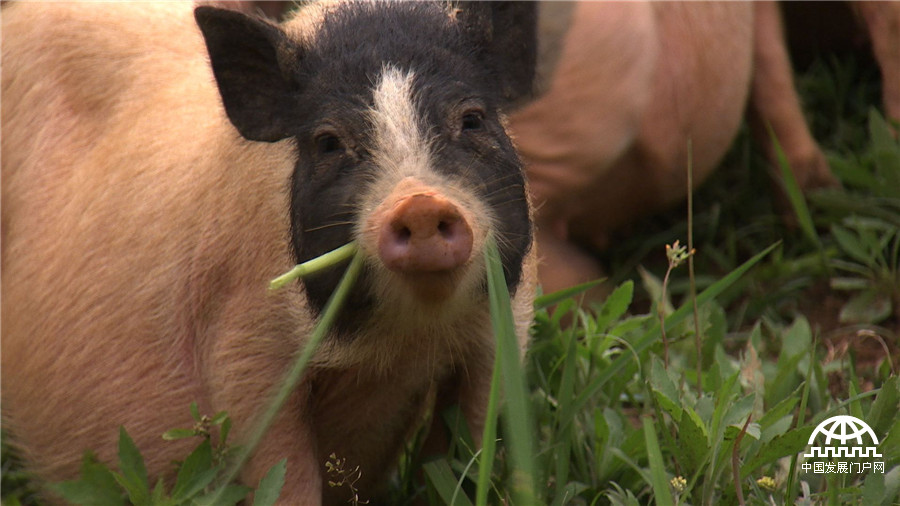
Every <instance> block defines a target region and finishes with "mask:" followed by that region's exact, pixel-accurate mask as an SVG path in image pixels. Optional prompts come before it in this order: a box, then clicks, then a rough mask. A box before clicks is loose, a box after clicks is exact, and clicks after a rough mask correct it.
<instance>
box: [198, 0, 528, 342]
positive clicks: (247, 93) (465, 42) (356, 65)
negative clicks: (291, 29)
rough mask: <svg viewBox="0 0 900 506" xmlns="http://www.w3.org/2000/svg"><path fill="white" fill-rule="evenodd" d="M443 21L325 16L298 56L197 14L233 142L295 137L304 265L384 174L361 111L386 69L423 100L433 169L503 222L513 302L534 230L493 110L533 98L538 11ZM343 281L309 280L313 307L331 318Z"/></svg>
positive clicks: (250, 25)
mask: <svg viewBox="0 0 900 506" xmlns="http://www.w3.org/2000/svg"><path fill="white" fill-rule="evenodd" d="M444 9H445V6H444V5H442V4H438V3H431V2H398V3H373V4H368V3H353V2H351V3H348V4H347V5H344V6H342V8H340V9H337V10H336V11H333V12H331V13H329V14H328V15H327V16H326V19H325V21H324V23H323V25H322V27H321V28H320V31H319V33H318V35H317V37H316V41H315V44H314V45H313V47H303V48H301V47H299V46H298V45H297V44H296V43H295V42H293V41H288V40H287V38H286V36H284V35H283V34H280V31H279V33H274V32H273V30H275V31H278V30H277V29H276V28H275V27H273V26H272V25H269V24H268V23H265V22H263V21H257V20H250V19H249V18H247V20H246V21H237V18H236V16H242V15H240V14H235V13H231V12H228V13H226V11H220V10H217V9H211V8H204V7H201V8H198V9H197V15H196V17H197V21H198V24H200V26H201V29H202V31H203V34H204V37H205V38H206V41H207V45H208V47H209V53H210V58H211V60H212V66H213V69H214V72H215V75H216V79H217V82H218V84H219V89H220V92H221V94H222V96H223V103H224V105H225V108H226V110H227V111H228V116H229V118H230V119H231V121H232V122H233V123H235V126H236V127H237V129H238V131H239V132H241V134H242V135H244V136H245V137H246V138H248V139H250V140H262V141H275V140H279V139H281V138H285V137H289V136H290V137H294V138H295V139H296V142H297V146H298V160H297V165H296V169H295V172H294V175H293V178H292V185H291V191H292V199H291V228H292V238H293V239H292V240H293V247H294V251H295V254H296V257H297V261H298V262H303V261H306V260H309V259H311V258H314V257H316V256H319V255H321V254H323V253H325V252H327V251H330V250H332V249H334V248H337V247H339V246H341V245H343V244H346V243H347V242H349V241H350V240H351V239H352V233H353V228H354V225H353V224H354V223H356V221H357V220H358V219H359V217H358V216H357V204H358V200H359V197H360V195H361V193H362V192H363V189H364V188H365V187H366V184H367V182H368V181H369V180H370V179H372V178H374V177H376V176H377V170H378V169H377V167H375V166H374V163H373V161H372V158H371V155H370V153H371V148H372V139H373V131H372V129H373V126H372V125H371V124H370V123H369V119H368V116H367V111H368V110H369V109H370V108H371V107H372V105H373V97H372V91H373V87H374V85H375V84H376V82H377V79H378V77H379V76H380V75H381V73H382V70H383V68H384V67H385V66H388V65H390V66H394V67H397V68H398V69H400V70H412V71H413V72H414V73H415V75H416V81H415V82H414V90H415V91H414V93H415V99H416V102H417V104H418V107H419V115H420V116H421V117H422V118H423V119H424V122H425V123H426V124H427V126H428V128H429V131H428V132H427V135H428V136H429V137H433V138H434V142H433V146H434V156H433V160H434V165H435V169H436V170H437V171H440V172H442V173H444V174H446V175H448V176H450V177H451V178H452V179H453V180H454V181H455V182H457V183H458V184H460V185H463V186H465V187H467V188H469V189H471V190H472V191H474V192H477V194H478V195H479V196H481V197H482V198H483V199H484V200H485V201H486V202H487V203H488V204H489V205H490V207H491V208H492V209H493V212H494V214H495V215H496V216H497V217H498V218H499V223H498V224H497V228H498V229H497V230H496V233H497V236H498V242H499V244H500V248H501V255H502V257H503V267H504V272H505V275H506V280H507V284H508V286H509V288H510V290H511V291H514V290H515V288H516V285H517V284H518V282H519V278H520V277H521V264H522V260H523V257H524V255H525V254H526V253H527V251H528V248H529V245H530V243H531V226H530V222H529V216H528V207H527V202H526V197H525V189H524V176H523V173H522V167H521V162H520V161H519V159H518V157H517V155H516V153H515V151H514V149H513V147H512V144H511V142H510V140H509V138H508V137H507V135H506V133H505V132H504V130H503V127H502V126H501V124H500V119H499V112H500V111H501V110H503V109H505V108H507V107H509V106H511V105H512V104H513V103H515V102H517V101H519V100H520V99H522V98H523V97H524V96H527V95H528V94H529V93H530V90H531V81H532V78H533V72H534V57H533V54H534V45H535V40H534V12H533V11H534V5H533V4H531V3H528V4H525V6H513V7H512V8H511V7H510V6H509V5H507V4H506V3H501V2H497V3H494V2H489V3H486V4H485V5H481V6H466V5H464V6H461V7H460V11H459V12H458V13H457V16H458V19H459V20H460V22H458V23H454V22H452V21H451V20H450V19H449V17H448V16H447V14H446V12H445V10H444ZM529 12H530V15H529ZM216 18H219V19H218V20H217V19H216ZM517 23H518V24H517ZM520 25H522V26H520ZM229 32H238V33H240V36H239V37H240V39H233V38H230V37H235V35H233V34H232V35H227V34H228V33H229ZM510 38H514V39H515V40H509V39H510ZM238 40H239V41H240V42H238ZM516 58H519V61H516ZM254 72H255V74H256V75H254V76H248V75H246V74H248V73H249V74H252V73H254ZM511 83H515V84H511ZM523 83H524V84H523ZM260 90H265V91H260ZM275 102H277V104H276V103H275ZM247 104H249V105H247ZM342 271H343V269H340V268H336V269H333V270H332V271H331V272H327V273H322V274H321V275H319V276H316V277H313V278H310V279H308V280H306V281H305V284H306V289H307V295H308V298H309V301H310V303H311V306H312V307H313V308H314V309H316V310H317V311H318V310H321V308H322V307H323V306H324V304H325V302H326V301H327V299H328V297H329V296H330V295H331V292H332V291H333V289H334V287H335V286H336V283H337V281H338V279H339V278H340V276H341V272H342ZM365 283H366V276H365V275H364V276H363V280H362V286H363V287H364V286H365ZM368 293H369V291H368V290H365V289H364V288H363V289H361V290H355V291H354V295H353V296H352V298H351V301H350V303H349V304H348V306H347V307H348V309H347V310H345V315H344V316H343V317H342V319H341V325H340V326H341V327H345V328H346V329H347V330H349V329H350V328H352V327H353V326H354V325H357V324H358V323H359V320H361V319H364V318H365V317H366V316H367V314H368V312H369V310H370V309H371V307H372V301H371V300H370V295H368Z"/></svg>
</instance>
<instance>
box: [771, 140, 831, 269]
mask: <svg viewBox="0 0 900 506" xmlns="http://www.w3.org/2000/svg"><path fill="white" fill-rule="evenodd" d="M769 137H770V138H771V139H772V145H773V146H774V147H775V156H776V157H777V158H778V167H779V169H780V170H781V178H782V181H784V190H785V192H786V193H787V197H788V200H789V201H790V203H791V208H792V209H793V210H794V214H795V215H796V216H797V223H798V224H799V225H800V230H802V231H803V234H804V235H805V236H806V238H807V239H809V240H810V242H812V244H813V245H814V246H815V247H816V248H817V249H818V250H819V251H824V246H822V241H821V240H820V239H819V234H818V233H817V232H816V227H815V225H814V224H813V221H812V215H811V214H810V212H809V206H807V205H806V199H805V198H804V197H803V192H802V191H801V190H800V185H799V184H797V178H795V177H794V171H793V170H792V169H791V164H790V162H788V159H787V155H785V154H784V150H783V149H782V148H781V144H779V142H778V138H777V137H776V136H775V131H774V130H772V127H771V126H769Z"/></svg>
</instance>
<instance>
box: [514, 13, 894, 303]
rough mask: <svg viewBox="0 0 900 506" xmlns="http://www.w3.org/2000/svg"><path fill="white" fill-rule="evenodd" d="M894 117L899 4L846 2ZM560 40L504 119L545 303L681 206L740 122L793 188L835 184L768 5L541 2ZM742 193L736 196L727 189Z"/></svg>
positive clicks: (549, 30) (547, 26)
mask: <svg viewBox="0 0 900 506" xmlns="http://www.w3.org/2000/svg"><path fill="white" fill-rule="evenodd" d="M854 7H855V8H856V9H857V10H858V11H860V13H861V18H862V19H864V20H865V22H866V26H867V27H868V29H869V34H870V38H871V39H872V41H873V51H874V54H875V56H876V59H877V61H878V62H879V63H880V66H881V69H882V74H883V79H884V102H885V107H886V109H887V111H888V114H889V116H893V117H894V118H900V107H898V105H900V104H898V103H897V102H898V100H900V76H898V74H897V73H898V65H900V4H898V3H892V2H886V3H884V2H860V3H858V4H854ZM540 19H541V22H542V23H543V24H542V30H541V32H540V37H541V40H542V41H546V40H547V39H550V40H554V39H556V38H559V37H560V35H562V42H561V49H560V52H559V56H558V61H557V63H556V65H555V72H554V74H553V76H552V78H551V81H550V84H549V89H548V91H547V92H546V93H545V94H544V95H543V96H541V97H540V98H539V99H538V100H536V101H535V102H534V103H532V104H530V105H529V106H527V107H525V108H523V109H522V110H520V111H517V112H516V113H515V114H513V115H512V117H511V122H510V128H511V130H512V132H513V134H514V136H515V139H516V142H517V145H518V147H519V151H520V154H521V155H522V157H523V159H524V161H525V163H526V165H527V170H528V177H529V187H530V191H531V193H532V196H533V201H534V204H535V209H536V227H537V231H538V245H539V251H540V255H541V266H540V279H541V283H542V285H543V287H544V290H545V291H552V290H554V289H558V288H563V287H565V286H570V285H573V284H576V283H579V282H584V281H588V280H591V279H595V278H597V277H600V276H601V272H600V268H599V265H598V264H597V262H596V261H595V258H594V256H593V254H592V253H594V252H597V251H600V250H602V249H604V248H605V247H606V245H607V243H608V240H609V235H610V233H611V232H614V231H615V230H617V229H618V228H620V227H622V226H623V225H626V224H628V223H630V222H633V221H634V220H635V219H636V218H639V217H641V216H643V215H647V214H651V213H653V212H658V211H661V210H662V209H664V208H665V207H667V206H669V205H671V204H674V203H676V202H679V201H682V200H683V199H684V198H685V195H686V191H687V190H686V186H687V184H686V178H687V176H686V166H687V158H688V156H687V144H688V140H689V139H690V140H691V142H692V146H693V172H694V177H693V183H694V185H695V187H696V185H698V184H700V183H701V182H702V181H703V180H704V179H705V178H706V177H707V176H708V175H709V174H710V173H711V172H712V170H713V169H714V168H716V166H717V165H718V164H719V162H720V160H721V159H722V157H723V155H724V154H725V152H726V151H727V150H728V148H729V147H730V145H731V143H732V141H733V139H734V138H735V136H736V134H737V133H738V129H739V127H740V125H741V122H742V119H743V117H744V114H745V111H746V112H747V113H749V119H750V123H751V126H752V127H753V128H752V129H753V131H754V134H755V137H756V139H757V142H758V144H759V145H760V146H762V148H763V150H764V151H765V153H766V154H767V157H768V158H769V159H770V160H772V161H773V163H774V159H775V156H774V149H773V146H772V143H771V142H770V140H769V135H768V131H767V127H766V125H771V128H772V130H773V132H774V134H775V136H776V137H777V138H778V139H779V142H780V144H781V145H782V147H783V149H784V151H785V153H786V155H787V159H788V161H789V162H790V165H791V167H792V169H793V171H794V174H795V177H796V178H797V180H798V182H799V184H800V186H801V188H803V189H810V188H815V187H820V186H830V185H835V184H836V179H835V178H834V177H833V176H832V175H831V173H830V171H829V168H828V165H827V162H826V160H825V157H824V156H823V154H822V152H821V150H820V148H819V147H818V145H817V144H816V142H815V140H814V139H813V137H812V135H811V134H810V131H809V128H808V127H807V124H806V122H805V120H804V117H803V113H802V110H801V107H800V102H799V99H798V96H797V93H796V91H795V90H794V85H793V81H792V69H791V65H790V60H789V57H788V53H787V49H786V46H785V43H784V38H783V34H782V23H781V19H780V12H779V6H778V5H777V4H775V3H773V2H754V3H741V2H583V3H576V4H566V3H562V4H560V3H554V2H548V3H546V4H542V12H541V17H540ZM736 191H738V189H736Z"/></svg>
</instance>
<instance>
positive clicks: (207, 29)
mask: <svg viewBox="0 0 900 506" xmlns="http://www.w3.org/2000/svg"><path fill="white" fill-rule="evenodd" d="M194 18H195V19H196V20H197V25H198V26H199V27H200V31H201V32H202V33H203V38H204V39H205V40H206V48H207V50H208V51H209V59H210V63H211V64H212V70H213V74H214V75H215V77H216V83H217V84H218V86H219V94H220V95H221V96H222V103H223V104H224V105H225V112H226V114H228V119H229V120H231V123H232V124H234V126H235V127H236V128H237V130H238V132H240V133H241V135H242V136H244V138H246V139H249V140H252V141H263V142H276V141H280V140H281V139H284V138H286V137H288V136H289V135H290V130H289V126H290V123H291V121H290V118H289V117H288V115H287V113H286V111H287V110H289V108H288V107H287V104H288V103H289V101H290V97H291V94H292V92H295V91H296V89H297V85H296V83H295V82H294V80H293V78H292V77H291V73H290V68H291V66H292V65H293V64H295V62H296V61H297V56H298V53H299V47H298V46H297V45H296V43H294V42H292V41H290V40H289V39H288V38H287V36H286V35H285V33H284V32H282V31H281V29H280V28H278V27H277V26H275V25H272V24H270V23H267V22H265V21H262V20H259V19H255V18H251V17H249V16H247V15H245V14H242V13H240V12H235V11H230V10H226V9H217V8H215V7H206V6H203V7H197V8H196V9H195V10H194Z"/></svg>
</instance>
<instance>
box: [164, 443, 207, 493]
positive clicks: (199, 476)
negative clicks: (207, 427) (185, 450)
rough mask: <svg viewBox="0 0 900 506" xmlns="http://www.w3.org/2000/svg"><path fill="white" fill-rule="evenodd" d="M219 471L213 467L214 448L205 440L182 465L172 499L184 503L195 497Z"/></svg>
mask: <svg viewBox="0 0 900 506" xmlns="http://www.w3.org/2000/svg"><path fill="white" fill-rule="evenodd" d="M217 471H218V469H215V468H213V466H212V446H210V444H209V440H208V439H204V440H203V441H202V442H201V443H200V444H199V445H197V448H195V449H194V451H193V452H191V454H190V455H188V457H187V458H186V459H184V462H183V463H182V464H181V468H180V469H179V470H178V477H177V478H176V479H175V488H174V489H173V490H172V498H173V499H175V500H176V501H184V500H186V499H189V498H191V497H193V496H194V495H196V494H197V493H199V492H200V491H201V490H203V488H204V487H206V486H207V485H209V484H210V483H211V482H212V480H213V479H214V478H215V476H216V473H217Z"/></svg>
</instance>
